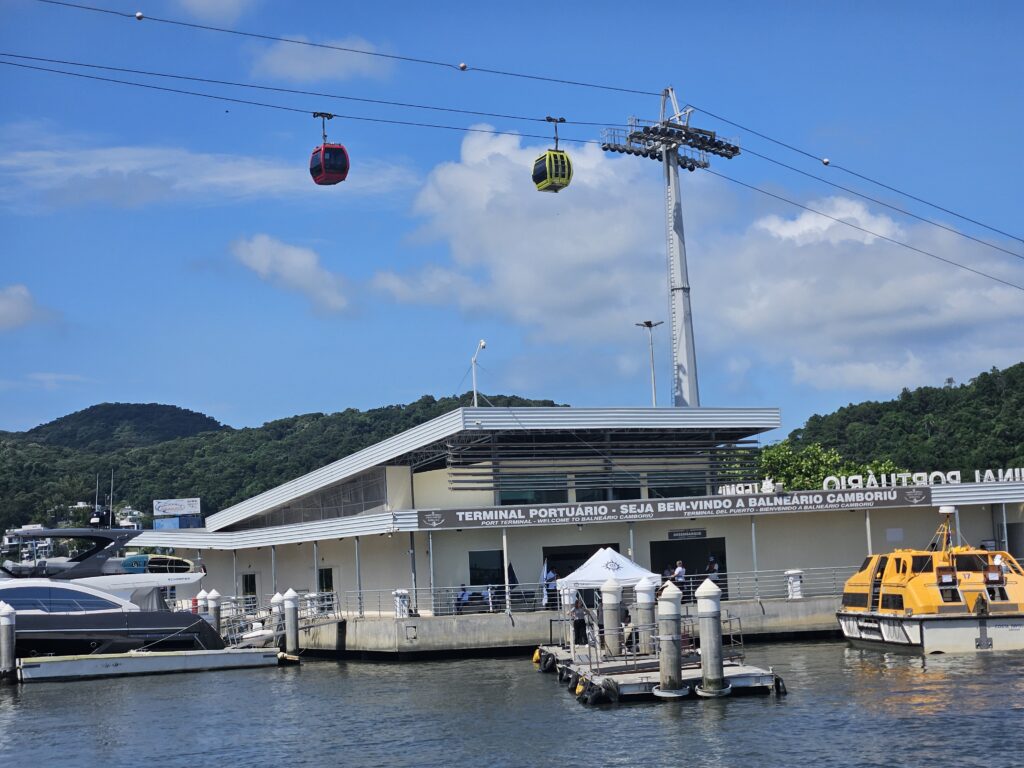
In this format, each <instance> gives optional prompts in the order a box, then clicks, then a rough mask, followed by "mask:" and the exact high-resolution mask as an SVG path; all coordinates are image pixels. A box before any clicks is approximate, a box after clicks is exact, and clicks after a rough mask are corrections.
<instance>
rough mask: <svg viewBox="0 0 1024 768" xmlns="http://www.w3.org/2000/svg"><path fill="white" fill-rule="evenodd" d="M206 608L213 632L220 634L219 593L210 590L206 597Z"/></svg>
mask: <svg viewBox="0 0 1024 768" xmlns="http://www.w3.org/2000/svg"><path fill="white" fill-rule="evenodd" d="M206 607H207V610H208V611H209V613H210V623H211V624H212V625H213V629H214V631H215V632H216V633H217V634H218V635H219V634H220V592H218V591H217V590H216V589H211V590H210V592H209V594H207V595H206Z"/></svg>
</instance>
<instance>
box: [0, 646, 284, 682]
mask: <svg viewBox="0 0 1024 768" xmlns="http://www.w3.org/2000/svg"><path fill="white" fill-rule="evenodd" d="M297 662H298V659H297V658H296V657H294V656H287V655H285V654H283V653H280V652H278V650H277V649H276V648H269V649H267V648H225V649H222V650H217V651H168V652H166V653H163V652H160V653H157V652H149V651H129V652H128V653H106V654H100V653H96V654H90V655H86V656H36V657H27V658H23V659H18V665H17V673H18V680H19V681H20V682H22V683H36V682H49V681H57V680H92V679H95V678H100V677H126V676H131V675H166V674H173V673H177V672H205V671H211V670H217V669H252V668H254V667H276V666H279V665H282V664H288V663H297Z"/></svg>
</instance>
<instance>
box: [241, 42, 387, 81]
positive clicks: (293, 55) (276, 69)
mask: <svg viewBox="0 0 1024 768" xmlns="http://www.w3.org/2000/svg"><path fill="white" fill-rule="evenodd" d="M288 37H290V39H292V40H301V41H303V42H309V39H308V38H306V37H303V36H302V35H289V36H288ZM322 45H325V46H327V45H329V46H336V48H350V49H353V50H354V51H366V52H368V53H380V52H381V51H380V49H379V48H378V47H377V46H375V45H374V44H373V43H371V42H369V41H368V40H364V39H363V38H361V37H356V36H354V35H353V36H349V37H345V38H341V39H338V40H326V41H324V42H323V43H322ZM393 70H394V62H393V61H392V60H391V59H386V58H382V57H380V56H366V55H365V54H361V53H353V52H351V51H339V50H335V49H333V48H321V47H314V46H308V45H295V44H294V43H283V42H279V43H273V44H272V45H270V46H268V47H267V48H265V49H264V50H263V51H262V53H260V55H259V57H258V58H257V59H256V60H255V61H254V62H253V65H252V74H253V75H254V76H264V77H268V76H269V77H274V78H279V79H281V80H287V81H289V82H293V83H314V82H321V81H326V80H353V79H355V78H372V79H380V78H385V77H387V76H389V75H390V74H391V72H392V71H393Z"/></svg>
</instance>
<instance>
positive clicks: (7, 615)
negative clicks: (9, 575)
mask: <svg viewBox="0 0 1024 768" xmlns="http://www.w3.org/2000/svg"><path fill="white" fill-rule="evenodd" d="M16 616H17V614H16V613H15V611H14V609H13V608H12V607H11V606H9V605H8V604H7V603H3V602H0V682H2V681H13V680H14V678H15V674H16V672H15V664H16V662H17V660H16V658H15V652H14V648H15V642H16V640H17V630H16V627H15V620H16Z"/></svg>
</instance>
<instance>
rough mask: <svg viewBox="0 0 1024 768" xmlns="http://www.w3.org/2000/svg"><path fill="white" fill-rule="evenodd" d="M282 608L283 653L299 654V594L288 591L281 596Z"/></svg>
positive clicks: (291, 590)
mask: <svg viewBox="0 0 1024 768" xmlns="http://www.w3.org/2000/svg"><path fill="white" fill-rule="evenodd" d="M281 604H282V606H283V607H284V650H285V653H289V654H296V653H298V652H299V593H298V592H296V591H295V590H294V589H289V590H288V591H287V592H285V593H284V595H282V600H281Z"/></svg>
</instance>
